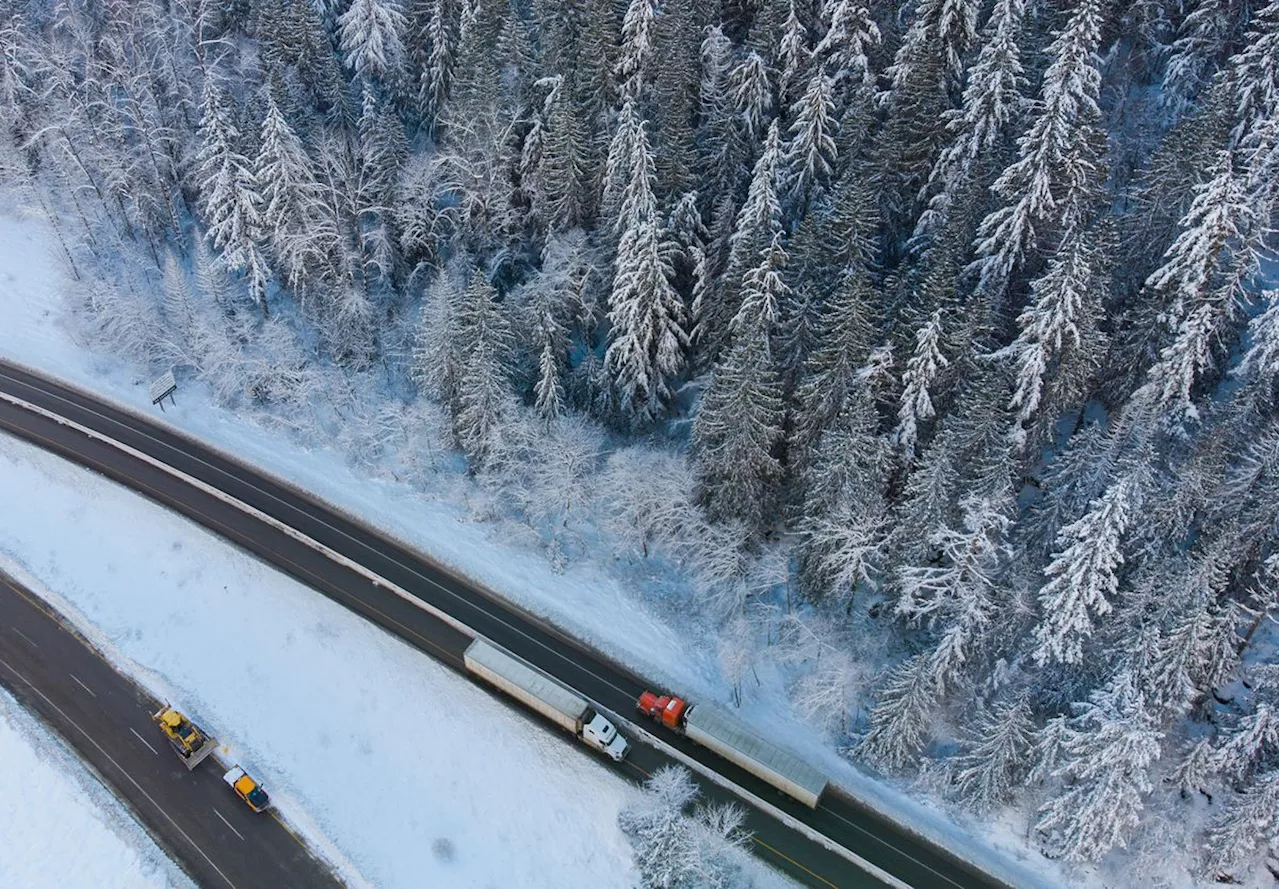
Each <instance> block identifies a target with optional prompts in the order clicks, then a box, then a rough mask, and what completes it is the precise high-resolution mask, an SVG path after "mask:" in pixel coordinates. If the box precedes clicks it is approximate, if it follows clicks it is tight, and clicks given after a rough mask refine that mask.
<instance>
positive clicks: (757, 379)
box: [693, 236, 786, 530]
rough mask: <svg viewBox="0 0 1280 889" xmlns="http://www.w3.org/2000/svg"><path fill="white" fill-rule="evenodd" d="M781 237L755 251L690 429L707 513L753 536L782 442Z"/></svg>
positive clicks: (763, 519) (766, 516) (770, 496)
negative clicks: (742, 525)
mask: <svg viewBox="0 0 1280 889" xmlns="http://www.w3.org/2000/svg"><path fill="white" fill-rule="evenodd" d="M785 265H786V254H785V253H784V252H783V250H782V247H781V243H780V236H779V237H775V239H774V241H773V243H772V244H771V245H770V246H769V247H767V248H766V249H765V250H763V251H761V254H760V258H759V262H758V264H757V265H756V267H755V268H753V269H752V270H751V271H750V272H749V273H748V274H747V277H746V279H745V280H744V281H743V287H742V305H741V307H740V308H739V310H738V313H737V314H736V315H735V316H734V318H733V321H732V322H731V324H730V343H729V346H728V348H727V350H726V352H725V354H724V355H723V357H722V358H721V360H720V361H718V362H717V363H716V365H715V368H714V370H713V371H712V374H711V382H710V383H709V385H708V387H707V391H706V394H705V395H704V396H703V399H702V402H701V404H700V405H699V406H698V415H697V418H696V419H695V421H694V428H693V444H694V450H695V453H696V454H697V456H698V466H699V478H700V483H701V487H702V491H703V500H704V502H705V503H706V506H707V512H708V514H709V515H710V516H711V517H712V518H713V519H729V518H734V519H739V520H742V521H744V522H746V523H747V525H748V526H749V527H751V528H753V529H756V530H760V529H762V528H763V527H764V526H765V525H766V523H767V522H768V521H769V520H770V518H771V512H772V511H771V509H770V505H771V504H772V502H773V500H774V497H775V489H776V485H777V483H778V481H779V479H780V477H781V472H782V468H781V465H780V464H779V462H778V459H777V457H776V456H775V454H774V451H775V450H776V448H777V446H778V443H779V441H780V440H781V438H782V425H783V424H782V420H783V404H782V388H781V381H780V380H779V378H778V373H777V368H776V366H775V362H774V359H773V349H772V338H773V335H774V330H775V328H776V326H777V322H778V304H779V302H781V301H782V300H784V299H785V298H786V285H785V284H784V283H783V281H782V270H783V268H784V267H785Z"/></svg>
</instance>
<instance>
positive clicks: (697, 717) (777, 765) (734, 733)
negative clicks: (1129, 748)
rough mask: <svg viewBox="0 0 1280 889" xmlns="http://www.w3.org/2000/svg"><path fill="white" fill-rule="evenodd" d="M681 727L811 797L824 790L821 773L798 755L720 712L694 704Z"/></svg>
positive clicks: (824, 776)
mask: <svg viewBox="0 0 1280 889" xmlns="http://www.w3.org/2000/svg"><path fill="white" fill-rule="evenodd" d="M685 724H686V725H692V726H695V727H697V728H698V729H700V730H701V731H703V732H706V733H707V734H708V735H711V736H713V737H715V738H719V739H720V740H721V741H722V742H723V743H725V744H728V745H730V746H732V747H734V748H735V749H737V750H739V751H741V752H742V753H744V754H746V755H747V756H749V757H751V758H752V759H754V760H755V761H756V762H759V763H763V764H764V765H766V766H768V767H769V768H770V769H772V770H773V771H775V772H777V773H778V774H779V775H782V776H783V777H785V778H786V779H787V780H789V781H792V782H794V783H795V784H797V785H799V786H800V787H803V788H804V789H805V790H808V791H810V792H811V793H813V795H814V796H815V797H819V796H821V795H822V791H823V790H825V789H826V787H827V776H826V775H824V774H822V772H820V771H818V770H817V769H815V768H814V767H813V766H811V765H809V764H808V763H807V762H805V761H804V760H802V759H800V758H799V757H798V756H795V755H794V754H791V753H788V752H787V751H785V750H783V749H782V748H780V747H776V746H774V745H773V744H770V743H769V742H768V741H766V740H765V739H764V738H761V737H760V736H759V735H756V734H754V733H753V732H751V731H750V730H748V729H747V727H746V726H744V725H743V724H742V723H741V722H739V721H738V720H736V719H734V718H733V717H731V716H729V715H728V714H727V713H725V712H723V711H721V710H717V709H716V708H714V707H708V706H707V705H706V704H695V705H694V706H693V707H691V708H690V710H689V715H688V716H687V717H686V718H685Z"/></svg>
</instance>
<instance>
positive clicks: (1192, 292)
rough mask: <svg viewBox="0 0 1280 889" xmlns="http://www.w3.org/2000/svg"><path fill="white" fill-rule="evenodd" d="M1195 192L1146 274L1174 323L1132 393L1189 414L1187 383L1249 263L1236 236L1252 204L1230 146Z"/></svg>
mask: <svg viewBox="0 0 1280 889" xmlns="http://www.w3.org/2000/svg"><path fill="white" fill-rule="evenodd" d="M1196 192H1197V193H1196V196H1195V199H1194V200H1192V202H1191V208H1190V209H1189V210H1188V211H1187V214H1186V216H1184V217H1183V219H1182V222H1181V226H1180V227H1181V229H1182V231H1181V233H1180V234H1179V235H1178V237H1177V239H1176V240H1174V242H1173V244H1172V245H1171V246H1170V247H1169V249H1168V251H1166V253H1165V263H1164V265H1162V266H1161V267H1160V268H1159V269H1157V270H1156V271H1155V272H1153V273H1152V274H1151V275H1150V277H1148V278H1147V282H1146V288H1147V290H1148V291H1150V292H1152V293H1153V294H1165V302H1166V304H1170V305H1172V306H1173V311H1174V312H1175V313H1176V314H1177V315H1178V316H1179V321H1178V324H1177V328H1176V331H1175V335H1174V339H1173V342H1171V343H1170V344H1169V345H1167V346H1166V347H1165V348H1164V349H1162V350H1161V353H1160V359H1159V361H1157V362H1156V364H1155V365H1153V366H1152V367H1151V369H1150V370H1149V371H1148V374H1147V382H1146V383H1145V384H1144V385H1143V387H1142V388H1141V389H1140V390H1139V391H1138V392H1137V393H1135V396H1134V397H1135V400H1136V401H1138V402H1140V403H1146V404H1154V405H1156V406H1157V407H1159V408H1162V409H1165V410H1168V411H1169V412H1170V413H1176V414H1180V415H1182V416H1184V417H1187V418H1191V419H1194V418H1196V417H1198V416H1199V412H1198V410H1197V409H1196V407H1195V406H1194V405H1193V404H1192V388H1193V387H1194V385H1195V383H1196V380H1197V378H1198V377H1199V375H1200V374H1201V373H1203V372H1204V371H1205V370H1206V369H1207V368H1208V367H1209V365H1210V363H1211V361H1212V354H1211V348H1212V343H1213V338H1214V337H1215V336H1216V335H1218V334H1219V333H1220V331H1221V329H1222V327H1223V325H1224V324H1225V323H1226V322H1227V321H1229V320H1230V319H1231V318H1232V315H1233V306H1234V302H1235V300H1236V299H1237V298H1238V297H1239V296H1240V294H1241V291H1242V288H1243V283H1244V279H1245V277H1246V276H1247V275H1248V274H1249V272H1250V271H1251V270H1252V268H1253V265H1254V260H1253V257H1252V254H1251V253H1250V252H1248V248H1247V246H1246V243H1247V242H1245V238H1244V234H1243V233H1244V232H1245V231H1247V230H1248V228H1249V227H1250V225H1251V224H1252V221H1253V210H1252V208H1251V207H1250V206H1249V203H1248V198H1247V193H1246V191H1245V189H1244V188H1243V186H1242V183H1241V182H1240V181H1239V178H1238V177H1237V175H1236V172H1235V169H1234V165H1233V162H1232V157H1231V153H1230V152H1228V151H1222V152H1220V153H1219V155H1218V159H1217V161H1216V163H1215V166H1214V175H1213V176H1212V178H1210V179H1209V181H1208V182H1206V183H1205V184H1204V185H1203V186H1200V187H1199V188H1197V189H1196ZM1241 253H1243V254H1244V255H1243V256H1241Z"/></svg>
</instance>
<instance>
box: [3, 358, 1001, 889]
mask: <svg viewBox="0 0 1280 889" xmlns="http://www.w3.org/2000/svg"><path fill="white" fill-rule="evenodd" d="M0 392H3V393H7V394H9V395H11V396H13V397H15V398H19V399H22V400H23V401H26V402H28V403H31V404H33V405H36V406H38V407H40V408H43V409H44V410H47V411H50V412H52V413H54V414H57V415H58V416H60V417H63V418H66V419H68V420H71V421H73V422H75V423H77V424H80V425H83V426H85V427H88V428H89V429H92V430H94V431H95V432H98V433H100V434H101V435H103V436H106V437H108V438H110V439H112V440H114V441H117V442H120V443H123V444H125V445H128V446H129V447H131V448H133V449H136V450H137V451H139V452H141V453H143V454H145V455H147V456H149V457H150V458H152V459H154V460H157V461H159V462H161V463H163V464H165V465H167V466H171V467H173V468H174V469H177V470H179V471H180V472H183V473H185V474H187V475H190V476H192V477H194V478H196V479H198V480H200V481H201V482H204V483H205V484H207V485H209V486H211V487H212V488H216V489H217V490H219V491H221V492H223V493H224V494H227V495H230V496H231V497H233V498H236V499H237V500H239V501H241V502H242V503H245V504H248V505H249V506H251V507H253V508H254V509H256V510H258V511H260V512H262V513H264V514H265V515H267V516H270V517H271V518H272V519H275V520H276V521H278V522H280V523H282V524H284V525H286V526H288V527H290V528H292V529H295V530H296V531H299V532H301V533H302V534H304V535H306V536H307V537H309V538H311V539H312V540H314V541H317V542H319V543H321V544H323V545H324V546H325V547H328V548H329V549H331V550H333V551H335V552H337V553H339V554H341V555H342V556H344V557H346V558H347V559H350V560H351V561H352V562H354V563H356V564H358V565H359V566H362V567H363V568H365V569H367V570H369V571H372V572H374V573H376V574H377V575H379V576H380V577H382V578H385V579H386V580H388V581H390V582H392V583H394V584H396V585H398V586H399V587H401V588H403V589H404V590H407V591H408V592H409V593H410V594H412V595H413V596H415V597H417V598H418V599H420V600H421V601H422V602H424V603H427V604H428V605H430V606H432V607H434V608H436V609H439V610H440V611H442V612H444V613H445V614H447V615H449V617H451V618H452V619H454V620H456V621H459V622H461V623H462V624H463V625H465V626H466V627H467V628H469V629H471V630H473V631H474V632H476V633H479V634H481V635H483V636H485V637H487V638H489V639H491V640H493V641H494V642H497V643H498V644H500V645H503V646H505V647H506V648H508V649H510V650H511V651H514V652H515V653H517V654H519V655H520V656H521V657H523V658H525V659H526V660H528V661H530V662H532V663H534V664H536V665H537V666H539V667H541V668H542V669H543V670H545V671H547V672H548V673H550V674H551V675H553V676H555V677H557V678H558V679H560V680H561V681H562V682H564V683H565V684H567V685H569V686H570V687H572V688H575V689H577V690H578V691H580V692H581V693H583V694H585V695H586V696H587V697H589V698H591V699H593V700H595V701H596V702H598V703H599V704H601V705H603V706H604V707H606V708H608V709H611V710H613V711H615V712H617V713H620V714H624V715H628V716H629V715H630V714H631V713H632V712H633V711H634V706H635V700H636V698H637V697H638V696H639V694H640V692H641V691H642V690H644V689H645V688H646V687H648V683H646V682H645V681H644V680H643V679H642V678H640V677H639V676H636V675H635V674H634V673H632V672H631V671H630V670H628V669H626V668H625V667H623V666H621V665H619V664H617V663H615V662H613V661H611V660H610V659H608V658H607V657H605V656H604V655H603V654H601V653H600V652H597V651H594V650H592V649H589V648H588V647H586V646H585V645H583V644H582V643H580V642H578V641H577V640H575V639H572V638H571V637H569V636H568V635H567V634H565V633H563V632H561V631H560V630H558V629H557V628H555V627H552V626H550V625H549V624H548V623H546V622H545V621H543V620H541V619H539V618H537V617H535V616H532V615H530V614H528V613H526V612H524V611H522V610H520V609H519V608H517V607H515V606H513V605H512V604H511V603H509V602H507V601H505V600H503V599H501V598H500V597H498V596H496V595H495V594H493V593H492V592H490V591H487V590H485V589H483V588H481V587H479V586H478V585H477V584H475V583H474V582H473V581H471V580H468V579H465V578H461V577H458V576H455V575H453V574H452V573H450V571H449V570H447V569H445V568H443V567H441V566H439V565H437V564H435V563H434V562H432V561H431V560H430V559H429V558H427V557H426V556H424V555H423V554H421V553H419V552H417V551H415V550H413V549H412V548H410V547H409V546H408V545H406V544H404V543H401V542H399V541H397V540H394V539H392V538H391V537H389V536H387V535H386V534H383V533H382V532H379V531H377V530H375V529H373V528H371V527H370V526H368V525H366V524H364V523H362V522H361V521H359V520H357V519H355V518H353V517H352V516H349V515H347V514H346V513H344V512H342V511H341V510H339V509H338V508H336V507H334V506H332V505H330V504H327V503H325V502H323V501H321V500H319V499H318V498H316V497H314V496H312V495H310V494H308V493H306V492H304V491H301V490H299V489H298V488H296V487H294V486H292V485H290V484H288V483H285V482H283V481H281V480H279V479H276V478H274V477H272V476H270V475H269V474H267V473H266V472H264V471H263V470H261V469H258V468H255V467H251V466H248V465H245V464H243V463H241V462H239V461H237V460H234V459H232V458H230V457H229V456H227V455H225V454H222V453H220V452H218V451H216V450H215V449H213V448H211V447H210V446H208V445H207V444H204V443H202V442H199V441H197V440H195V439H193V438H190V437H187V436H185V435H182V434H179V433H177V432H175V431H173V430H171V429H169V428H166V427H164V426H161V425H159V424H156V423H154V422H152V421H151V420H149V419H147V418H146V417H143V416H140V415H138V414H135V413H133V412H131V411H127V410H123V409H121V408H119V407H116V406H114V405H111V404H108V403H105V402H103V401H101V400H99V399H97V398H96V397H94V396H91V395H88V394H86V393H84V392H81V391H80V390H77V389H74V388H72V387H69V386H67V385H65V384H62V383H58V382H54V381H52V380H48V379H46V378H44V377H42V376H39V375H37V374H34V373H31V372H30V371H27V370H25V369H22V368H18V367H15V366H13V365H11V364H8V363H6V362H3V361H0ZM0 430H6V431H8V432H11V433H12V434H14V435H16V436H18V437H20V438H23V439H26V440H27V441H30V442H33V443H35V444H37V445H40V446H41V447H44V448H46V449H48V450H51V451H53V452H55V453H58V454H61V455H62V456H64V457H66V458H68V459H70V460H72V461H74V462H76V463H79V464H81V465H83V466H87V467H89V468H90V469H93V470H95V471H97V472H99V473H101V474H103V475H105V476H107V477H109V478H111V479H114V480H115V481H117V482H120V483H121V484H124V485H126V486H128V487H130V488H132V489H134V490H136V491H138V492H139V493H141V494H143V495H145V496H147V497H149V498H151V499H152V500H154V501H156V502H158V503H161V504H163V505H165V506H167V507H170V508H172V509H173V510H175V511H177V512H179V513H181V514H183V515H185V516H188V517H189V518H191V519H193V520H194V521H196V522H198V523H199V524H201V525H204V526H205V527H206V528H208V529H210V530H212V531H214V532H216V533H218V534H220V535H222V536H223V537H225V538H227V539H228V540H230V541H232V542H234V543H236V544H237V545H239V546H241V547H242V548H244V549H246V550H248V551H250V552H252V553H254V554H255V555H257V556H259V557H260V558H262V559H263V560H265V561H266V562H268V563H270V564H272V565H274V566H276V567H277V568H279V569H281V570H283V571H284V572H286V573H288V574H290V575H292V576H293V577H295V578H297V579H298V580H300V581H301V582H303V583H305V584H307V585H309V586H311V587H313V588H314V589H316V590H318V591H320V592H322V593H324V594H325V595H327V596H329V597H331V598H332V599H334V600H335V601H337V602H339V603H341V604H343V605H344V606H346V607H348V608H350V609H351V610H352V611H354V612H356V613H357V614H360V615H361V616H363V617H365V618H367V619H368V620H370V621H372V622H374V623H376V624H378V625H379V626H381V627H383V628H384V629H386V630H388V631H389V632H391V633H394V634H395V635H397V636H399V637H400V638H402V639H404V640H405V641H406V642H408V643H409V644H411V645H413V646H415V647H417V648H419V649H420V650H422V651H424V652H425V653H427V654H429V655H431V656H432V657H435V658H438V659H439V660H441V661H442V662H444V663H446V664H448V665H450V666H451V667H453V668H454V669H458V670H461V655H462V651H463V649H464V648H465V647H466V645H467V643H468V642H469V641H470V640H469V636H468V635H467V634H466V633H464V632H461V631H459V630H458V629H455V628H454V627H453V626H451V625H450V624H449V623H447V622H446V621H443V620H441V619H439V618H437V617H435V616H433V615H432V614H431V613H429V612H428V611H426V610H424V609H422V608H420V607H417V606H415V605H414V604H413V603H411V602H407V601H405V600H404V599H403V598H401V597H400V596H398V595H396V594H395V593H394V592H392V591H389V590H387V589H385V588H383V587H381V586H377V585H375V584H373V583H371V582H370V581H369V579H368V578H367V577H365V576H364V575H363V574H361V573H359V572H357V571H356V570H354V569H353V568H350V567H346V566H344V565H343V564H341V563H340V562H335V561H334V560H332V559H331V558H328V557H326V556H324V555H322V554H321V553H319V552H317V551H316V550H315V549H314V548H313V547H310V546H307V545H306V544H304V543H303V542H300V541H298V540H297V539H296V538H295V537H293V536H291V535H290V534H287V533H285V532H284V531H282V530H280V529H278V528H277V527H275V526H274V525H272V524H271V523H269V522H267V521H264V520H263V519H262V518H259V517H256V516H254V515H252V514H250V513H246V512H245V511H244V510H242V509H238V508H236V507H235V506H233V505H231V504H228V503H226V502H225V501H224V500H222V499H219V498H218V497H217V496H214V495H213V494H211V493H208V492H206V491H204V490H201V489H200V488H199V487H197V486H193V485H191V484H187V483H184V482H182V481H179V480H178V479H175V478H174V477H173V476H172V475H171V474H169V473H167V472H165V471H163V470H162V469H160V468H158V467H156V466H153V465H151V464H150V463H148V462H146V461H144V460H142V459H140V458H138V457H135V456H132V455H130V454H128V453H126V452H124V451H121V450H120V449H119V448H116V447H114V446H112V445H110V444H107V443H105V442H102V441H99V440H97V439H94V438H92V437H90V436H88V435H86V434H84V433H82V432H80V431H78V430H76V429H75V428H74V427H70V426H67V425H65V424H60V423H58V422H57V421H55V420H53V419H50V418H47V417H45V416H42V415H41V414H39V413H36V412H33V411H30V410H27V409H24V408H22V407H19V406H16V405H13V404H11V403H10V402H9V401H6V400H3V399H0ZM464 675H465V674H464ZM646 728H647V729H649V730H650V731H653V732H654V734H656V735H658V736H660V738H661V740H662V742H664V743H665V744H667V745H670V747H672V748H675V749H676V750H678V751H679V752H680V753H681V754H683V755H684V756H687V757H689V758H692V759H695V760H697V761H698V762H699V763H701V764H702V765H703V766H705V767H707V768H709V769H711V770H713V771H714V772H717V773H719V775H720V776H722V777H723V778H724V779H727V780H728V781H730V782H732V783H733V784H736V785H737V786H739V787H741V788H743V789H745V790H746V791H748V792H749V793H750V794H753V795H755V796H756V797H758V798H760V799H762V800H764V801H766V802H767V803H768V804H769V805H770V806H772V807H774V809H776V810H780V811H781V812H782V813H784V814H785V815H786V816H790V817H791V818H793V819H795V820H796V821H798V822H800V823H802V824H803V825H805V827H806V828H807V830H806V831H800V830H795V829H792V828H791V827H788V826H787V825H786V824H784V823H783V821H782V820H781V819H780V818H778V817H776V816H775V814H774V813H772V812H769V811H767V810H762V809H756V808H751V809H749V823H748V828H749V829H750V830H751V831H752V832H753V833H754V836H755V850H756V852H757V853H758V854H760V855H761V857H762V858H763V859H764V860H766V861H768V862H769V863H771V864H773V865H775V866H777V867H779V868H780V869H781V870H784V871H786V872H788V873H790V874H791V875H792V876H794V877H796V878H797V879H799V880H800V881H801V882H803V883H806V884H807V885H811V886H817V887H827V889H830V887H841V889H844V887H849V889H856V887H872V886H886V885H892V886H896V887H902V886H904V885H905V886H910V887H913V889H995V887H1005V886H1006V884H1005V883H1003V882H1001V881H998V880H996V879H995V878H994V877H992V876H990V875H988V874H985V873H982V872H980V871H978V870H977V869H976V868H974V867H973V866H972V865H970V864H968V863H967V862H964V861H962V860H960V859H958V858H956V857H953V856H952V855H951V854H949V853H948V852H947V851H946V850H943V849H941V848H939V847H937V846H935V845H933V844H931V843H929V842H928V841H927V840H925V839H923V838H921V837H919V836H918V835H916V834H914V833H911V832H910V831H909V830H906V829H904V828H903V827H902V826H900V825H898V824H896V823H894V822H892V821H890V820H888V819H886V818H884V817H883V816H881V815H879V814H878V813H876V812H874V811H872V810H870V809H868V808H866V807H864V806H862V805H860V804H859V803H857V802H856V801H854V800H852V799H849V798H847V797H844V796H842V795H840V794H839V793H835V792H832V791H828V793H827V795H826V796H825V797H824V798H823V801H822V803H821V804H820V805H819V807H818V808H817V810H816V811H814V810H810V809H808V808H806V807H805V806H803V805H801V804H799V803H797V802H795V801H794V800H791V799H790V798H789V797H785V796H784V795H782V794H781V793H779V792H777V791H775V790H774V789H773V788H771V787H770V786H768V785H767V784H765V783H764V782H762V781H760V780H759V779H758V778H756V777H754V776H752V775H750V774H748V773H747V772H745V771H743V770H742V769H740V768H738V767H737V766H735V765H733V764H732V763H729V762H727V761H726V760H724V759H722V758H721V757H719V756H718V755H716V754H714V753H712V752H710V751H708V750H705V749H704V748H701V747H699V746H697V745H695V744H693V743H691V742H690V741H688V740H687V739H686V738H684V737H683V736H681V735H679V734H676V733H674V732H671V731H669V730H666V729H662V728H660V727H657V726H646ZM634 747H635V749H634V753H633V755H632V756H631V757H629V758H628V763H626V764H624V765H623V766H622V767H621V768H622V769H623V770H624V771H626V772H628V773H629V774H631V776H632V777H636V778H639V777H641V776H642V774H644V773H648V772H650V771H652V770H653V768H656V767H657V766H658V765H660V764H662V763H664V762H667V761H670V760H669V757H667V756H666V755H665V754H664V753H662V752H661V751H660V750H657V749H655V748H653V747H649V746H647V745H644V744H636V745H634ZM695 776H696V777H698V780H699V782H700V784H701V786H702V789H703V793H704V794H705V795H706V796H707V797H708V798H711V799H722V798H725V795H724V791H722V790H721V789H720V788H719V787H717V786H716V785H715V784H713V783H712V782H710V781H708V780H706V779H704V778H702V776H698V775H696V773H695ZM809 832H816V834H819V835H821V837H822V838H824V839H825V840H826V842H818V841H815V840H814V839H812V838H811V837H810V836H809V835H808V834H809ZM828 844H835V845H837V846H839V847H841V848H842V849H844V850H848V851H850V852H852V853H854V855H856V856H858V857H859V858H861V859H863V860H865V861H866V862H869V863H870V865H871V866H872V867H871V868H870V869H868V868H866V867H861V866H859V865H858V864H856V863H854V862H853V861H851V860H850V858H849V856H847V855H841V854H837V853H836V852H833V851H831V850H830V849H828V848H827V847H826V846H827V845H828ZM876 872H879V873H881V874H883V875H884V878H880V877H877V876H873V874H874V873H876Z"/></svg>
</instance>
